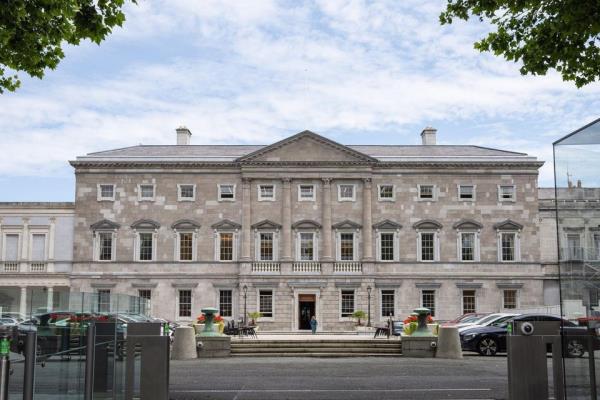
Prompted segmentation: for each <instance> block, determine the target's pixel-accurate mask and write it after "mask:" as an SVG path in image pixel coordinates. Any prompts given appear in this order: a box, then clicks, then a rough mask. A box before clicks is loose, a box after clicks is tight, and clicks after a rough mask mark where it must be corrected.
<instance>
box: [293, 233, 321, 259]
mask: <svg viewBox="0 0 600 400" xmlns="http://www.w3.org/2000/svg"><path fill="white" fill-rule="evenodd" d="M302 234H309V235H312V236H313V259H312V260H302V257H301V242H302V239H301V235H302ZM318 260H319V235H318V232H315V231H298V232H296V261H299V262H314V261H318Z"/></svg>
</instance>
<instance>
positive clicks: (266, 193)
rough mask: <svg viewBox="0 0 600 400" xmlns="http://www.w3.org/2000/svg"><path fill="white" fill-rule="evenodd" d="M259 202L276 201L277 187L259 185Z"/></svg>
mask: <svg viewBox="0 0 600 400" xmlns="http://www.w3.org/2000/svg"><path fill="white" fill-rule="evenodd" d="M258 201H275V185H258Z"/></svg>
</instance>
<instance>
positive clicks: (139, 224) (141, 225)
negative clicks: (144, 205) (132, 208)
mask: <svg viewBox="0 0 600 400" xmlns="http://www.w3.org/2000/svg"><path fill="white" fill-rule="evenodd" d="M131 228H133V229H136V230H141V229H158V228H160V224H159V223H158V222H156V221H154V220H151V219H139V220H137V221H135V222H134V223H133V224H131Z"/></svg>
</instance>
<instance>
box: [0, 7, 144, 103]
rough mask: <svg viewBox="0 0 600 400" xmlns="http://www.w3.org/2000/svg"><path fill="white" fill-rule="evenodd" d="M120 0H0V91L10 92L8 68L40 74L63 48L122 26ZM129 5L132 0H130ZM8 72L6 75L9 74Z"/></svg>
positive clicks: (13, 85) (13, 84)
mask: <svg viewBox="0 0 600 400" xmlns="http://www.w3.org/2000/svg"><path fill="white" fill-rule="evenodd" d="M125 1H126V0H3V1H2V2H1V3H0V93H4V91H6V90H9V91H15V90H16V89H17V88H18V87H19V85H20V83H21V82H20V81H19V78H18V76H17V75H16V74H14V75H13V73H12V72H9V71H11V70H12V71H15V72H25V73H27V74H29V75H30V76H32V77H37V78H40V79H41V78H42V77H43V76H44V71H45V70H46V68H51V69H55V68H56V66H57V65H58V63H59V62H60V61H61V60H62V59H63V58H64V56H65V54H64V52H63V46H64V45H65V44H66V43H68V44H72V45H77V44H79V43H80V42H81V40H83V39H89V40H91V41H92V42H94V43H96V44H100V42H102V41H103V40H104V39H105V38H106V36H107V35H109V34H110V33H111V32H112V28H114V27H115V26H122V24H123V22H124V21H125V15H124V14H123V12H122V7H123V5H124V3H125ZM131 1H132V2H133V3H135V2H136V0H131ZM9 75H10V76H9Z"/></svg>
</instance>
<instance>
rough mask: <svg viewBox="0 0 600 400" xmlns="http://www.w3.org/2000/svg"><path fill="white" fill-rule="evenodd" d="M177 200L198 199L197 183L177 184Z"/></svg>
mask: <svg viewBox="0 0 600 400" xmlns="http://www.w3.org/2000/svg"><path fill="white" fill-rule="evenodd" d="M177 200H178V201H194V200H196V185H191V184H178V185H177Z"/></svg>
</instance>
